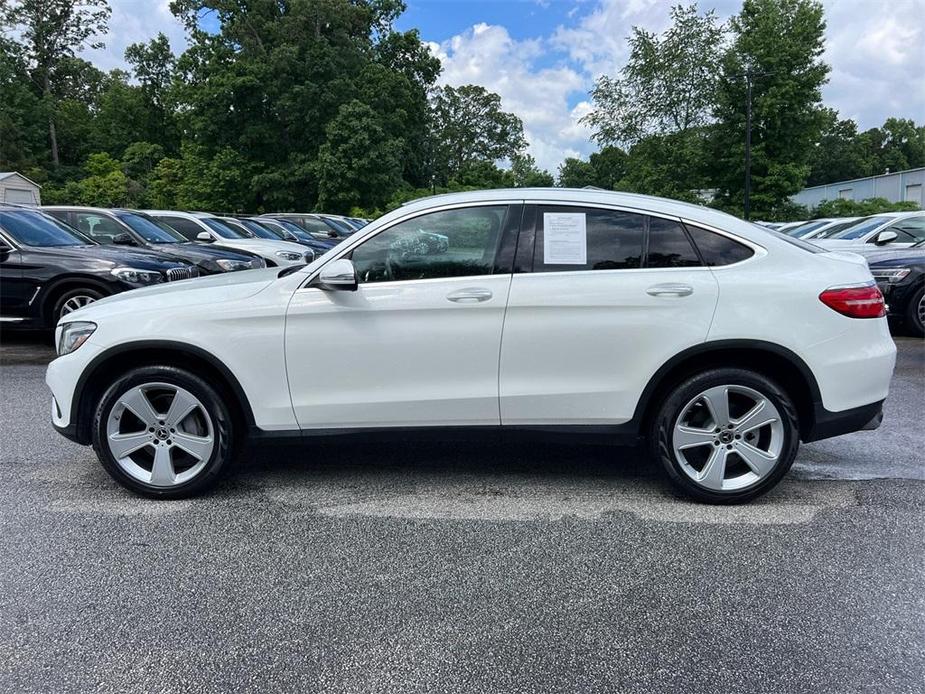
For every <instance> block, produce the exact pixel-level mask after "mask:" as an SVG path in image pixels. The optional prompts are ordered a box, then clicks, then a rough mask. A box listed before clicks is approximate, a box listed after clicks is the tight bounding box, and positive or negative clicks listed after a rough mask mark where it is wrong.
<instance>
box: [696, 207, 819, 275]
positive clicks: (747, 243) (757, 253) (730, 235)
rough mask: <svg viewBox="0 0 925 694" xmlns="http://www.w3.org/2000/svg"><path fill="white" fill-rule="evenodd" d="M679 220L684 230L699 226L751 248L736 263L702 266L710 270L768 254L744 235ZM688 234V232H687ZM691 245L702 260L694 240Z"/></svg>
mask: <svg viewBox="0 0 925 694" xmlns="http://www.w3.org/2000/svg"><path fill="white" fill-rule="evenodd" d="M680 222H681V225H682V226H683V227H684V229H685V231H687V226H688V225H689V224H690V225H693V226H697V227H700V228H701V229H706V230H707V231H712V232H713V233H714V234H719V235H720V236H723V237H725V238H727V239H729V240H730V241H735V242H736V243H740V244H742V245H743V246H746V247H747V248H750V249H751V250H752V255H750V256H749V257H748V258H743V259H742V260H740V261H738V262H736V263H730V264H729V265H704V267H705V268H706V269H708V270H710V271H711V272H716V271H717V270H722V269H724V268H727V267H738V266H739V265H742V264H743V263H748V262H751V261H752V260H755V259H756V258H760V257H764V256H766V255H767V254H768V251H767V249H766V248H765V247H764V246H762V245H760V244H758V243H756V242H755V241H752V240H751V239H747V238H745V237H744V236H737V235H736V234H733V233H731V232H728V231H726V230H724V229H718V228H717V227H715V226H713V225H711V224H707V223H705V222H698V221H694V220H693V219H687V218H685V217H682V218H681V219H680ZM688 236H690V232H688ZM691 240H692V241H693V238H691ZM807 243H808V242H807ZM693 245H694V248H695V249H696V250H697V253H698V254H700V255H701V260H703V255H702V254H701V253H700V248H699V247H698V246H697V244H696V242H695V243H694V244H693Z"/></svg>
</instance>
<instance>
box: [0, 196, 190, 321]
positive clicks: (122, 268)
mask: <svg viewBox="0 0 925 694" xmlns="http://www.w3.org/2000/svg"><path fill="white" fill-rule="evenodd" d="M198 275H199V269H198V268H197V267H196V266H195V265H191V264H190V263H187V262H185V261H182V260H173V259H171V258H169V257H165V256H164V255H162V254H160V253H157V252H156V251H149V250H146V249H142V248H126V247H118V246H103V245H100V244H98V243H96V242H94V241H93V240H91V239H89V238H88V237H86V236H84V235H83V234H81V233H79V232H78V231H76V230H75V229H73V228H72V227H69V226H67V225H66V224H63V223H62V222H60V221H58V220H57V219H55V218H54V217H51V216H49V215H46V214H43V213H41V212H38V211H36V210H30V209H24V208H21V207H6V206H0V324H2V325H3V326H4V327H28V328H50V327H54V325H55V324H56V323H57V322H58V321H59V320H60V319H61V317H62V316H64V315H67V314H68V313H70V312H71V311H76V310H77V309H79V308H82V307H83V306H86V305H87V304H89V303H92V302H94V301H96V300H97V299H100V298H102V297H104V296H108V295H110V294H116V293H118V292H123V291H126V290H128V289H135V288H137V287H146V286H151V285H154V284H159V283H161V282H170V281H172V280H181V279H189V278H192V277H197V276H198Z"/></svg>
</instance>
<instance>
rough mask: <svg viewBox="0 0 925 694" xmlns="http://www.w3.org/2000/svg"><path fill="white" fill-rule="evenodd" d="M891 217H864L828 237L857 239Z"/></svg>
mask: <svg viewBox="0 0 925 694" xmlns="http://www.w3.org/2000/svg"><path fill="white" fill-rule="evenodd" d="M891 219H892V217H865V218H864V219H859V220H858V221H856V222H855V223H854V224H852V225H851V226H850V227H848V228H847V229H843V230H842V231H840V232H838V233H837V234H833V235H832V236H830V237H829V238H833V239H859V238H861V237H862V236H864V235H865V234H867V233H869V232H871V231H873V230H874V229H876V228H877V227H879V226H882V225H883V224H886V223H887V222H888V221H890V220H891Z"/></svg>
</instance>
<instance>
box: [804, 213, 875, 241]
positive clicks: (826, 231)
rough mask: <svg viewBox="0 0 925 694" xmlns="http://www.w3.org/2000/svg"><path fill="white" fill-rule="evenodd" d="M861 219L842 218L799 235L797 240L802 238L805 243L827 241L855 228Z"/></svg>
mask: <svg viewBox="0 0 925 694" xmlns="http://www.w3.org/2000/svg"><path fill="white" fill-rule="evenodd" d="M858 220H860V217H842V218H840V219H833V220H831V221H829V222H828V223H826V224H823V225H822V226H817V227H816V228H815V229H810V230H809V231H806V232H805V233H803V234H799V235H797V238H801V239H803V240H804V241H810V240H813V239H827V238H829V237H830V236H835V235H836V234H839V233H841V232H842V231H844V230H845V229H847V228H848V227H850V226H854V225H855V224H856V223H857V222H858Z"/></svg>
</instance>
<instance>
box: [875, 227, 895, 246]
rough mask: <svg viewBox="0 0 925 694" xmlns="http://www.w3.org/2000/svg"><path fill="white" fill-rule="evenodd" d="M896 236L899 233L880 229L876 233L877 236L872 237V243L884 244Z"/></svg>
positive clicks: (893, 239)
mask: <svg viewBox="0 0 925 694" xmlns="http://www.w3.org/2000/svg"><path fill="white" fill-rule="evenodd" d="M898 238H899V234H897V233H896V232H895V231H890V230H889V229H885V230H884V231H881V232H880V233H879V234H877V237H876V238H875V239H874V243H875V244H877V245H878V246H885V245H887V244H888V243H892V242H893V241H895V240H896V239H898Z"/></svg>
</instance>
